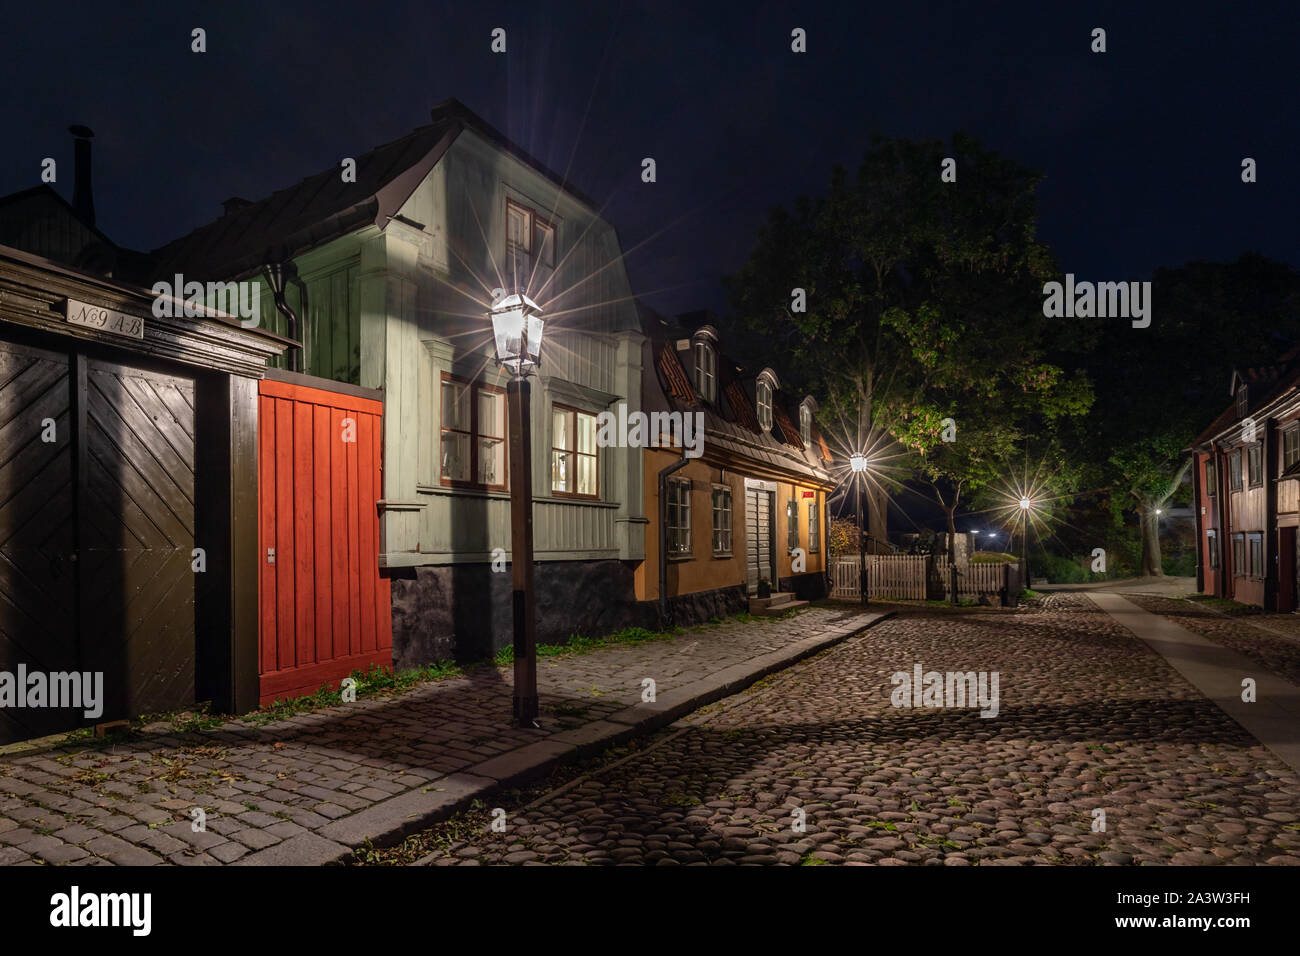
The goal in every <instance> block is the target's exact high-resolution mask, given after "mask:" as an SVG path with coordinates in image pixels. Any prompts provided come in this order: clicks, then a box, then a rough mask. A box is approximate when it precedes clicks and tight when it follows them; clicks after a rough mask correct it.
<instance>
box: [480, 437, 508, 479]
mask: <svg viewBox="0 0 1300 956" xmlns="http://www.w3.org/2000/svg"><path fill="white" fill-rule="evenodd" d="M478 480H479V483H480V484H484V485H504V484H505V483H506V443H505V441H504V440H503V439H500V438H480V439H479V440H478Z"/></svg>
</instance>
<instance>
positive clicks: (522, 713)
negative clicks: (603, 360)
mask: <svg viewBox="0 0 1300 956" xmlns="http://www.w3.org/2000/svg"><path fill="white" fill-rule="evenodd" d="M528 393H529V387H528V380H527V379H526V378H524V377H523V376H522V375H515V376H514V377H513V378H511V379H510V381H509V382H508V383H507V385H506V401H507V402H508V404H509V406H510V425H511V428H510V488H511V495H510V552H511V553H510V578H511V597H512V600H513V611H514V626H515V634H514V637H515V699H514V717H515V722H516V723H517V724H518V725H519V726H520V727H534V726H536V725H537V715H538V704H537V597H536V593H535V592H534V590H533V479H532V471H533V468H532V461H533V457H532V442H531V441H530V439H529V434H528V431H529V422H530V419H529V417H528V415H529V405H530V402H529V394H528Z"/></svg>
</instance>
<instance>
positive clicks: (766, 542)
mask: <svg viewBox="0 0 1300 956" xmlns="http://www.w3.org/2000/svg"><path fill="white" fill-rule="evenodd" d="M745 565H746V569H747V574H746V577H747V580H748V583H749V590H751V591H755V590H757V589H758V581H759V579H760V578H766V579H767V580H768V582H769V583H770V584H771V585H772V590H773V591H775V590H776V589H777V586H776V573H775V571H774V570H773V568H772V493H771V492H770V491H755V490H753V489H749V490H747V491H746V492H745Z"/></svg>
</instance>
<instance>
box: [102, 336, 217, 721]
mask: <svg viewBox="0 0 1300 956" xmlns="http://www.w3.org/2000/svg"><path fill="white" fill-rule="evenodd" d="M78 378H79V381H78V383H77V385H78V390H79V392H80V395H81V396H82V398H81V401H82V404H83V405H84V417H83V431H82V441H81V462H82V463H81V467H80V469H79V483H80V502H81V506H80V507H79V509H78V510H79V520H78V532H79V533H78V537H79V541H80V548H79V552H78V553H79V555H80V558H79V562H78V565H79V573H80V581H81V588H80V601H81V608H82V619H83V628H82V642H81V643H82V667H83V669H85V670H93V671H103V673H104V696H105V698H106V704H105V708H104V715H103V718H101V719H104V720H110V719H114V718H117V717H123V716H126V715H128V714H142V713H152V712H162V711H170V710H175V709H178V708H183V707H188V706H191V705H193V703H194V660H195V644H194V642H195V627H194V590H195V580H194V575H195V573H196V572H195V571H194V570H193V566H192V562H193V556H192V555H193V549H194V547H195V540H194V520H195V504H194V430H195V422H194V381H193V379H190V378H185V377H181V376H176V375H163V374H159V373H155V372H147V371H144V370H141V369H136V368H132V367H130V366H126V365H121V364H117V363H107V362H99V361H94V360H87V361H86V362H85V364H84V371H79V373H78Z"/></svg>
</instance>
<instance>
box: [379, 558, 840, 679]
mask: <svg viewBox="0 0 1300 956" xmlns="http://www.w3.org/2000/svg"><path fill="white" fill-rule="evenodd" d="M386 573H387V575H388V577H389V579H390V581H391V584H392V607H393V666H394V667H395V668H397V669H398V670H402V669H406V668H411V667H419V666H420V665H422V664H428V663H431V662H433V661H437V660H455V661H459V662H462V663H467V662H470V661H477V660H483V659H485V658H488V657H491V656H492V655H493V654H495V653H496V652H497V651H498V650H500V649H501V648H503V647H506V646H507V645H509V644H511V643H512V642H513V641H514V620H513V616H512V610H511V603H510V593H511V588H510V574H509V572H508V571H507V572H505V573H502V572H493V571H492V569H491V565H489V564H449V565H435V566H425V567H416V568H393V569H391V570H390V571H388V572H386ZM533 581H534V586H535V587H536V590H537V642H538V643H539V644H559V643H563V642H564V641H565V640H567V639H568V637H569V636H570V635H571V634H581V635H582V636H584V637H604V636H605V635H607V634H612V633H614V632H615V631H620V630H622V629H624V628H627V627H644V628H646V629H647V630H652V631H653V630H663V629H664V628H666V627H667V626H668V622H667V621H665V620H662V619H661V616H660V608H659V602H658V601H637V600H636V598H635V594H636V592H635V582H634V570H633V565H631V564H626V565H625V564H624V563H623V562H621V561H549V562H542V563H538V564H537V565H536V566H535V567H534V569H533ZM823 590H824V585H823ZM670 605H671V608H670V610H671V616H672V624H674V625H676V626H679V627H690V626H692V625H695V624H702V623H703V622H705V621H707V620H709V619H710V618H713V617H718V618H725V617H727V616H728V615H731V614H738V613H740V612H741V611H744V610H747V609H748V597H747V595H746V594H745V588H744V587H743V586H741V585H737V586H735V587H729V588H720V589H718V590H714V591H700V592H698V593H696V594H684V595H681V596H679V597H675V598H672V599H670Z"/></svg>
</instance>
